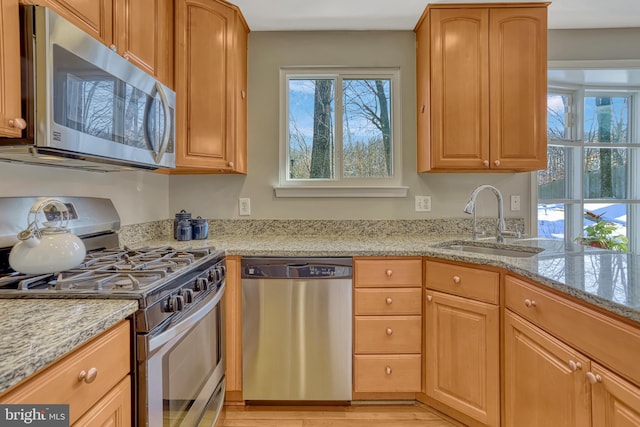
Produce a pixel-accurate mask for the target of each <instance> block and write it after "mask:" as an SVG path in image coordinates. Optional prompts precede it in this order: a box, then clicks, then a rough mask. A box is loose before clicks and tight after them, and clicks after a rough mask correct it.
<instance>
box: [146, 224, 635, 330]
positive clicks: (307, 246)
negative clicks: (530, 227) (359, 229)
mask: <svg viewBox="0 0 640 427" xmlns="http://www.w3.org/2000/svg"><path fill="white" fill-rule="evenodd" d="M452 242H455V243H460V242H466V243H468V242H470V239H469V237H468V236H461V235H457V234H448V235H447V234H443V235H426V236H409V235H404V236H403V235H399V236H380V237H363V236H358V235H331V236H295V237H291V236H284V235H262V236H248V235H219V236H215V237H210V238H209V239H207V240H191V241H187V242H179V241H176V240H174V239H172V238H164V239H154V240H149V241H145V242H140V243H139V244H138V245H137V246H164V245H166V246H174V247H177V248H181V247H193V248H199V247H207V246H209V247H210V246H213V247H215V248H216V249H218V250H222V251H224V252H225V254H226V255H228V256H242V257H247V256H283V257H284V256H328V257H329V256H331V257H336V256H345V257H353V256H420V257H432V258H437V259H443V260H451V261H459V262H464V263H470V264H477V265H485V266H492V267H497V268H502V269H505V270H507V271H509V272H512V273H514V274H517V275H519V276H522V277H525V278H527V279H530V280H532V281H534V282H536V283H538V284H541V285H543V286H546V287H548V288H551V289H553V290H556V291H558V292H560V293H563V294H566V295H569V296H572V297H574V298H576V299H578V300H581V301H584V302H586V303H588V304H590V305H593V306H595V307H598V308H600V309H603V310H604V311H606V312H609V313H613V314H616V315H618V316H621V317H623V318H625V319H627V320H631V321H633V322H637V323H639V324H640V306H639V307H630V306H627V305H624V304H620V303H618V302H616V301H613V300H611V299H607V298H603V297H601V296H599V295H596V294H594V293H592V292H588V291H585V290H583V289H580V288H579V287H576V286H571V285H570V284H568V283H564V282H563V281H561V280H558V279H557V277H552V275H551V274H547V272H546V271H541V270H544V268H542V267H540V264H541V261H540V260H541V259H546V260H554V259H565V258H570V257H574V258H575V257H578V258H580V257H586V256H595V257H599V256H602V255H612V254H613V255H614V256H616V254H615V253H612V252H611V251H604V250H600V249H595V248H588V247H584V246H581V245H577V244H569V245H567V244H566V243H564V242H562V241H558V240H550V239H538V238H530V239H507V244H509V245H517V246H529V247H534V248H538V250H542V252H540V255H536V256H532V257H531V258H513V257H507V256H497V255H485V254H477V253H469V252H460V251H456V250H449V249H445V248H442V247H441V246H442V245H443V244H445V243H452ZM493 242H495V240H493ZM481 243H482V244H486V245H489V246H491V241H490V240H489V239H486V240H485V241H484V242H481ZM617 256H624V255H621V254H617ZM632 257H635V259H639V258H640V257H638V256H632ZM565 281H566V282H568V281H569V280H567V279H566V277H565ZM637 286H639V287H640V283H638V284H637Z"/></svg>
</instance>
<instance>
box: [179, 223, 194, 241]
mask: <svg viewBox="0 0 640 427" xmlns="http://www.w3.org/2000/svg"><path fill="white" fill-rule="evenodd" d="M191 233H192V231H191V220H189V219H183V220H180V221H178V226H177V227H176V239H178V240H191Z"/></svg>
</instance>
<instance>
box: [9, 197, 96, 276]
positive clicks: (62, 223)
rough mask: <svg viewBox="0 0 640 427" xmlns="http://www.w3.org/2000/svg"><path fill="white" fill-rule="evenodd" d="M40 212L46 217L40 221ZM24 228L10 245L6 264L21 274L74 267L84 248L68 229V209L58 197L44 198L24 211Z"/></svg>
mask: <svg viewBox="0 0 640 427" xmlns="http://www.w3.org/2000/svg"><path fill="white" fill-rule="evenodd" d="M39 215H44V219H45V221H42V222H41V223H40V224H39V218H38V216H39ZM27 223H28V224H29V225H28V226H27V229H26V230H23V231H21V232H20V233H19V234H18V240H19V241H18V242H17V243H16V244H15V245H13V248H11V253H10V254H9V265H10V266H11V268H13V269H14V270H16V271H18V272H20V273H24V274H49V273H55V272H58V271H63V270H69V269H71V268H74V267H77V266H78V265H80V264H81V263H82V261H83V260H84V257H85V255H86V254H87V250H86V248H85V247H84V243H82V240H80V239H79V238H78V237H77V236H76V235H74V234H72V233H71V232H69V230H68V229H67V225H68V224H69V210H68V209H67V206H66V205H65V204H64V203H62V202H61V201H60V200H57V199H43V200H40V201H38V202H37V203H36V204H34V205H33V206H32V207H31V209H30V210H29V213H28V215H27Z"/></svg>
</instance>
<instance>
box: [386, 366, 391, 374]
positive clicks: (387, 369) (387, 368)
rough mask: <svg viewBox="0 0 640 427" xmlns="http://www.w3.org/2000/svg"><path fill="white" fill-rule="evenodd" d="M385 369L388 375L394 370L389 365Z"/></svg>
mask: <svg viewBox="0 0 640 427" xmlns="http://www.w3.org/2000/svg"><path fill="white" fill-rule="evenodd" d="M385 371H386V372H387V375H391V372H393V371H392V370H391V366H387V367H386V368H385Z"/></svg>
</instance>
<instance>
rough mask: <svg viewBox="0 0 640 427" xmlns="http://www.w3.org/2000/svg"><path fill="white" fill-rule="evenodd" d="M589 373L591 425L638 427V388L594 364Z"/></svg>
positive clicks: (639, 401)
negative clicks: (591, 382) (590, 383)
mask: <svg viewBox="0 0 640 427" xmlns="http://www.w3.org/2000/svg"><path fill="white" fill-rule="evenodd" d="M590 372H591V374H592V376H591V378H592V380H595V381H594V384H592V386H591V399H592V400H591V407H592V412H593V425H594V426H598V427H633V426H640V388H638V387H637V386H635V385H633V384H631V383H629V382H627V381H625V380H623V379H622V378H620V377H619V376H617V375H615V374H614V373H613V372H611V371H609V370H607V369H605V368H603V367H602V366H599V365H597V364H595V363H592V364H591V371H590Z"/></svg>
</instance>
